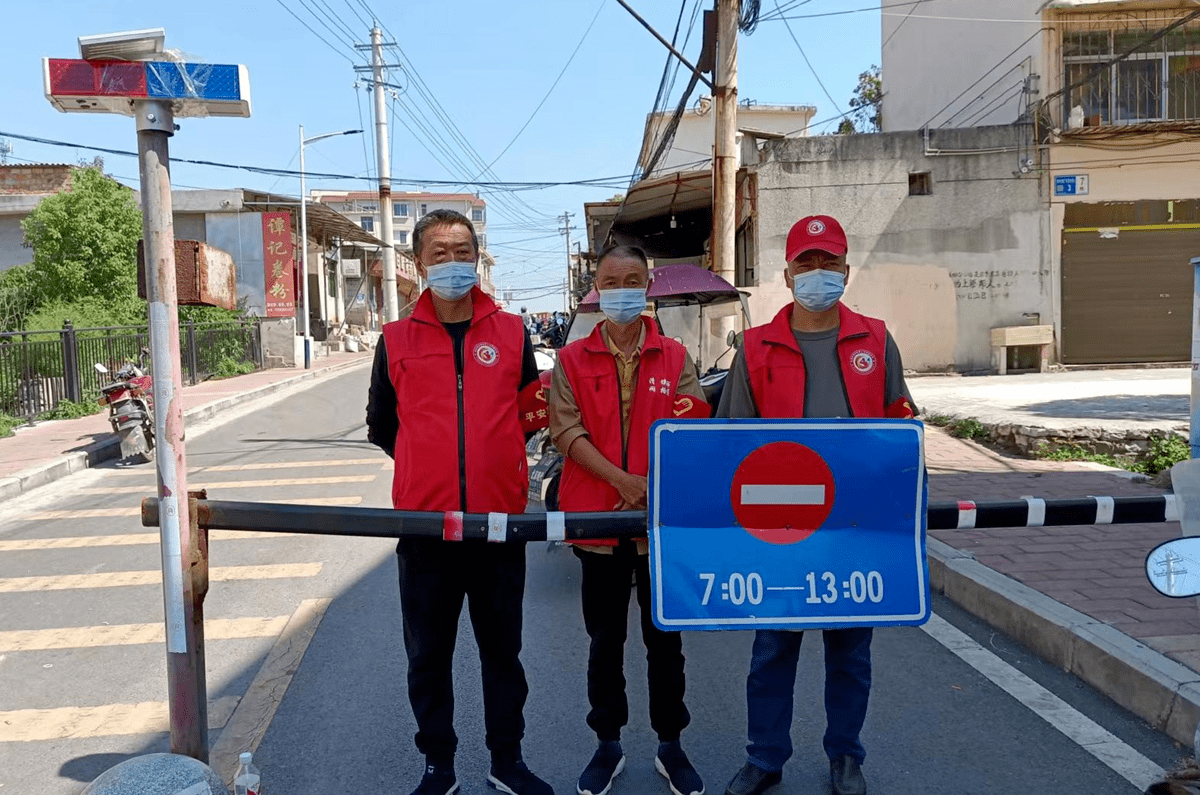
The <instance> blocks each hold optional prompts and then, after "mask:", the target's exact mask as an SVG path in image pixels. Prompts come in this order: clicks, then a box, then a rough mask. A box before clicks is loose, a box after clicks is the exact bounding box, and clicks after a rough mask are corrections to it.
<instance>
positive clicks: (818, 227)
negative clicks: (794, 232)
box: [808, 219, 825, 237]
mask: <svg viewBox="0 0 1200 795" xmlns="http://www.w3.org/2000/svg"><path fill="white" fill-rule="evenodd" d="M808 234H809V236H810V237H816V236H817V235H823V234H825V224H824V222H822V221H817V220H815V219H814V220H812V221H810V222H809V224H808Z"/></svg>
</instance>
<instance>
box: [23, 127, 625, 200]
mask: <svg viewBox="0 0 1200 795" xmlns="http://www.w3.org/2000/svg"><path fill="white" fill-rule="evenodd" d="M0 138H13V139H16V140H18V141H28V142H30V143H35V144H42V145H44V146H58V147H64V148H68V149H81V150H84V151H88V152H100V153H101V154H109V155H118V156H120V157H137V156H138V154H137V152H131V151H128V150H125V149H112V148H109V147H103V146H92V145H90V144H78V143H72V142H70V141H57V140H54V139H50V138H40V137H38V136H35V135H22V134H20V133H13V132H5V131H3V130H0ZM171 162H173V163H187V164H189V165H194V166H207V167H210V168H224V169H234V170H239V171H248V172H250V173H253V174H263V175H266V176H271V177H277V176H284V177H299V176H300V172H299V171H293V170H290V169H286V168H272V167H269V166H252V165H245V164H237V163H222V162H219V161H214V160H194V159H189V158H183V157H172V158H171ZM304 176H305V178H306V179H328V180H362V179H366V180H368V181H372V182H373V181H375V178H373V177H370V178H368V177H363V176H361V175H357V174H334V173H327V172H321V171H309V170H307V169H305V171H304ZM628 179H629V176H628V175H627V174H621V175H617V176H611V177H592V178H588V179H576V180H558V181H551V180H529V181H524V182H475V183H471V184H473V185H477V186H480V187H489V188H497V189H503V190H506V191H512V190H537V189H541V188H556V187H564V186H574V187H599V188H609V187H611V184H622V183H624V181H625V180H628ZM396 181H397V182H401V183H405V184H412V185H438V186H454V185H462V184H463V182H462V180H454V179H419V178H407V179H402V180H396ZM610 183H611V184H610Z"/></svg>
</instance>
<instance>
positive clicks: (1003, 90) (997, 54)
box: [881, 0, 1046, 132]
mask: <svg viewBox="0 0 1200 795" xmlns="http://www.w3.org/2000/svg"><path fill="white" fill-rule="evenodd" d="M1042 3H1043V0H1005V1H1004V2H1002V3H999V2H996V0H925V2H923V3H921V4H920V5H919V6H916V7H915V8H896V9H893V10H892V11H885V12H884V13H883V14H882V17H881V19H882V38H881V41H882V42H883V62H882V64H881V66H882V71H883V91H884V99H883V129H884V132H893V131H897V130H916V129H919V128H921V127H923V126H924V125H925V124H927V123H930V120H931V119H932V120H933V121H932V122H931V123H930V126H933V127H938V126H942V125H945V126H947V127H970V126H983V125H988V124H1008V123H1011V122H1012V121H1014V120H1015V119H1016V118H1017V115H1018V113H1019V112H1020V109H1021V108H1022V107H1023V103H1021V102H1020V99H1021V95H1020V93H1019V92H1017V93H1015V94H1013V93H1012V91H1013V89H1014V87H1015V86H1016V85H1017V84H1018V83H1019V82H1020V81H1021V80H1022V79H1023V78H1024V77H1026V76H1027V75H1028V74H1029V73H1030V72H1031V71H1032V72H1033V73H1036V74H1039V75H1042V77H1043V79H1044V78H1045V77H1046V69H1045V67H1044V66H1043V57H1044V56H1043V44H1042V41H1041V37H1040V36H1037V35H1035V34H1036V33H1037V31H1038V30H1039V28H1040V27H1041V24H1042V22H1041V15H1040V14H1039V12H1038V9H1039V8H1040V7H1041V5H1042ZM934 17H941V19H935V18H934ZM998 19H1004V20H1028V21H1016V22H989V21H983V20H998ZM975 20H980V21H975ZM1031 36H1032V38H1030V37H1031ZM1027 39H1028V41H1027ZM1026 59H1029V60H1028V61H1026ZM993 67H996V68H995V69H994V70H993ZM989 72H990V73H989ZM1006 73H1007V74H1006ZM976 81H979V82H978V85H975V86H974V87H972V84H974V83H976ZM993 83H995V85H994V86H993V87H991V88H990V89H989V86H992V84H993ZM964 91H965V92H966V93H965V94H964V93H963V92H964ZM960 94H962V95H963V96H962V98H961V99H957V100H956V98H957V97H959V95H960ZM1005 95H1009V98H1007V99H1006V98H1004V96H1005ZM993 101H994V104H993ZM947 106H949V108H948V109H947V110H945V111H943V108H946V107H947ZM989 106H990V107H989ZM955 114H957V115H955Z"/></svg>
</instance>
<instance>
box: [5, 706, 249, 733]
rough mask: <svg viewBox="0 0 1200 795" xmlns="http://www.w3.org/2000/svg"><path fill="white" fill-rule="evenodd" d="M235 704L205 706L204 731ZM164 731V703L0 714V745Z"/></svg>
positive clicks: (221, 719) (223, 718)
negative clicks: (205, 726) (205, 724)
mask: <svg viewBox="0 0 1200 795" xmlns="http://www.w3.org/2000/svg"><path fill="white" fill-rule="evenodd" d="M237 702H238V698H237V696H222V697H221V698H218V699H217V700H215V701H211V702H209V705H208V727H209V728H210V729H220V728H221V727H222V726H224V725H225V724H226V723H228V722H229V716H230V715H232V714H233V711H234V709H235V708H236V707H237ZM168 731H170V714H169V712H168V706H167V702H165V701H142V702H139V703H137V704H103V705H100V706H96V707H57V708H55V709H14V710H10V711H8V712H0V743H28V742H38V741H45V740H74V739H80V738H84V737H111V736H114V735H124V734H159V733H162V732H168Z"/></svg>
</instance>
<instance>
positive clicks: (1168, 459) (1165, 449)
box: [1141, 433, 1192, 475]
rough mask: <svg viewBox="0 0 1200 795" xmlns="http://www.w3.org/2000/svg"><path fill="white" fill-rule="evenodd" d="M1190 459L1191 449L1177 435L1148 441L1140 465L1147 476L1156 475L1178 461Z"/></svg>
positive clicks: (1157, 437) (1185, 441) (1184, 440)
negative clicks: (1146, 449)
mask: <svg viewBox="0 0 1200 795" xmlns="http://www.w3.org/2000/svg"><path fill="white" fill-rule="evenodd" d="M1191 457H1192V447H1191V445H1190V444H1188V442H1187V440H1186V439H1184V438H1183V437H1182V436H1179V435H1178V434H1174V433H1173V434H1170V435H1169V436H1156V437H1154V438H1153V439H1151V440H1150V449H1149V451H1147V453H1146V455H1145V457H1144V458H1143V459H1142V461H1141V463H1142V464H1143V466H1144V467H1145V468H1144V469H1143V470H1142V471H1144V472H1145V473H1146V474H1147V475H1157V474H1158V473H1159V472H1162V471H1163V470H1164V469H1170V468H1171V467H1172V466H1174V465H1175V464H1178V463H1179V462H1180V461H1186V460H1188V459H1189V458H1191Z"/></svg>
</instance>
